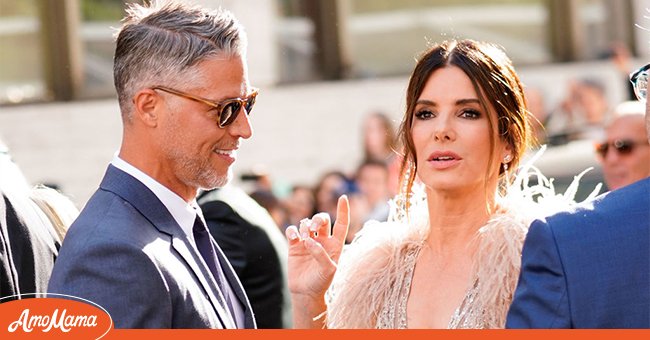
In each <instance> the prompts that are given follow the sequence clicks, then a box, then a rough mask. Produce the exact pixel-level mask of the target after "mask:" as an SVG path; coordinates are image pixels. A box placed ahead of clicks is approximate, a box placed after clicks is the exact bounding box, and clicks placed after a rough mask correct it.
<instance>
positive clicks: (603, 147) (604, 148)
mask: <svg viewBox="0 0 650 340" xmlns="http://www.w3.org/2000/svg"><path fill="white" fill-rule="evenodd" d="M646 144H648V141H647V140H646V141H633V140H629V139H617V140H615V141H612V142H604V143H599V144H597V145H596V153H598V155H599V156H600V157H602V158H605V157H607V152H609V147H610V146H611V147H613V148H614V150H616V152H618V154H619V155H629V154H630V153H632V151H634V149H635V148H636V147H637V146H640V145H646Z"/></svg>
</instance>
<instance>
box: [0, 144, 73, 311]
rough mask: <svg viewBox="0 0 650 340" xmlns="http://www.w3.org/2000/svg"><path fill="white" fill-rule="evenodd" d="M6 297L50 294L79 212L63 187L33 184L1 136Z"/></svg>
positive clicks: (0, 282) (0, 222)
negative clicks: (49, 286) (54, 271)
mask: <svg viewBox="0 0 650 340" xmlns="http://www.w3.org/2000/svg"><path fill="white" fill-rule="evenodd" d="M0 194H2V199H1V200H0V236H1V239H0V260H1V261H2V263H1V267H0V274H1V275H0V298H2V300H1V301H2V302H6V301H11V300H14V299H20V298H22V297H34V295H33V294H34V293H43V294H44V293H46V292H47V284H48V282H49V279H50V275H51V273H52V268H53V267H54V262H55V260H56V258H57V256H58V254H59V248H60V247H61V243H62V241H63V239H64V237H65V234H66V232H67V229H68V227H69V226H70V224H72V222H73V221H74V219H75V218H76V217H77V215H78V213H79V212H78V210H77V208H76V207H75V206H74V204H73V203H72V202H71V201H70V200H69V199H68V198H67V197H65V196H64V195H62V194H61V193H59V192H58V191H56V190H54V189H51V188H48V187H45V186H36V187H32V186H31V185H30V184H29V182H28V181H27V179H26V178H25V177H24V176H23V174H22V172H21V171H20V169H19V168H18V166H17V165H16V164H15V163H14V162H13V161H12V159H11V156H10V154H9V149H8V148H7V146H6V145H5V144H4V143H3V142H2V141H1V140H0Z"/></svg>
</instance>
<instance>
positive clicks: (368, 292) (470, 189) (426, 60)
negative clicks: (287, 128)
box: [286, 40, 573, 328]
mask: <svg viewBox="0 0 650 340" xmlns="http://www.w3.org/2000/svg"><path fill="white" fill-rule="evenodd" d="M530 133H531V131H530V117H529V112H528V110H527V108H526V104H525V98H524V93H523V87H522V84H521V82H520V81H519V78H518V76H517V74H516V73H515V71H514V68H513V66H512V63H511V61H510V59H509V58H508V57H507V56H506V55H505V53H504V52H503V50H502V49H501V48H499V47H497V46H495V45H492V44H488V43H482V42H476V41H473V40H460V41H455V40H454V41H446V42H443V43H440V44H436V45H433V46H432V47H431V48H430V49H428V50H427V51H426V52H425V54H423V55H422V57H421V58H420V59H419V60H418V62H417V65H416V66H415V69H414V71H413V73H412V75H411V77H410V79H409V85H408V90H407V94H406V111H405V113H404V117H403V120H402V125H401V128H400V130H399V136H400V140H401V142H402V143H403V145H404V152H405V155H404V160H403V163H402V183H403V186H402V188H401V192H400V195H399V196H398V197H397V200H396V202H395V209H394V211H392V212H391V217H390V218H389V222H386V223H379V222H377V223H367V224H366V225H365V226H364V228H363V229H362V230H361V231H360V232H359V233H358V234H357V237H356V238H355V239H354V241H353V242H352V244H350V245H348V246H345V247H343V243H344V240H345V238H346V234H347V229H348V224H349V222H350V220H349V218H350V216H349V213H350V207H349V204H348V200H347V198H346V197H345V196H343V197H341V198H340V199H339V201H338V212H337V217H338V219H337V220H336V223H335V224H334V226H333V228H332V231H331V232H330V219H329V217H328V216H327V215H325V214H317V215H315V216H314V217H313V218H312V219H309V220H305V221H304V222H303V223H301V225H300V226H299V228H297V227H295V226H290V227H289V228H287V231H286V235H287V238H288V239H289V288H290V290H291V295H292V301H293V306H294V326H295V327H299V328H322V327H327V328H501V327H504V325H505V317H506V312H507V309H508V307H509V305H510V301H511V296H512V293H513V292H514V289H515V284H516V280H517V276H518V274H519V264H520V255H521V247H522V244H523V241H524V237H525V235H526V231H527V227H528V225H529V223H530V221H531V220H532V217H533V216H538V215H542V214H545V213H546V212H547V211H544V210H542V207H539V208H538V206H537V202H535V201H534V200H533V193H534V194H541V195H542V196H543V197H542V198H543V199H548V200H551V199H558V196H562V195H556V194H555V193H554V191H553V190H552V187H543V186H541V185H538V186H537V187H535V188H527V187H526V188H523V181H524V179H526V178H528V175H529V174H528V170H529V168H523V169H521V174H522V175H521V177H517V178H513V175H514V173H515V172H516V171H517V168H518V165H519V162H520V160H521V159H522V157H523V155H524V153H525V152H526V151H527V149H528V147H529V141H530ZM416 177H417V179H418V180H419V182H421V183H423V185H424V186H421V185H414V183H415V181H416ZM542 182H544V181H542ZM572 199H573V198H572V197H569V199H566V198H565V197H561V201H562V202H561V204H558V205H559V206H565V205H566V204H571V203H572ZM540 201H544V200H540ZM556 203H557V202H556ZM339 257H340V259H339Z"/></svg>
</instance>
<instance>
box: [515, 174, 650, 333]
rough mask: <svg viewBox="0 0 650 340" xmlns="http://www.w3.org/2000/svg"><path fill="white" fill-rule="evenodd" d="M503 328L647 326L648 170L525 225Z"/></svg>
mask: <svg viewBox="0 0 650 340" xmlns="http://www.w3.org/2000/svg"><path fill="white" fill-rule="evenodd" d="M506 327H508V328H650V178H647V179H644V180H641V181H639V182H636V183H634V184H631V185H629V186H627V187H624V188H621V189H619V190H615V191H612V192H609V193H607V194H605V195H602V196H600V197H599V198H597V199H595V200H594V201H592V202H590V203H589V205H584V204H583V205H582V206H581V207H580V208H579V209H577V210H576V211H573V212H563V213H559V214H556V215H554V216H551V217H547V218H546V221H535V222H533V224H532V225H531V227H530V230H529V232H528V236H527V238H526V242H525V244H524V249H523V254H522V265H521V274H520V277H519V285H518V286H517V290H516V291H515V296H514V300H513V303H512V306H511V307H510V311H509V313H508V319H507V322H506Z"/></svg>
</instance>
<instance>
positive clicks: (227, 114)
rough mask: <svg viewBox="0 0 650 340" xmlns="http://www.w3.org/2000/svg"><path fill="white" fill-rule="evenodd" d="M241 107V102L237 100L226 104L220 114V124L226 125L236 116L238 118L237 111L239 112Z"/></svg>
mask: <svg viewBox="0 0 650 340" xmlns="http://www.w3.org/2000/svg"><path fill="white" fill-rule="evenodd" d="M240 107H241V104H239V102H236V101H235V102H231V103H228V104H226V106H224V107H223V110H221V114H220V115H219V126H221V127H224V126H226V125H228V124H230V123H232V122H233V121H234V120H235V118H237V112H239V108H240Z"/></svg>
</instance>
